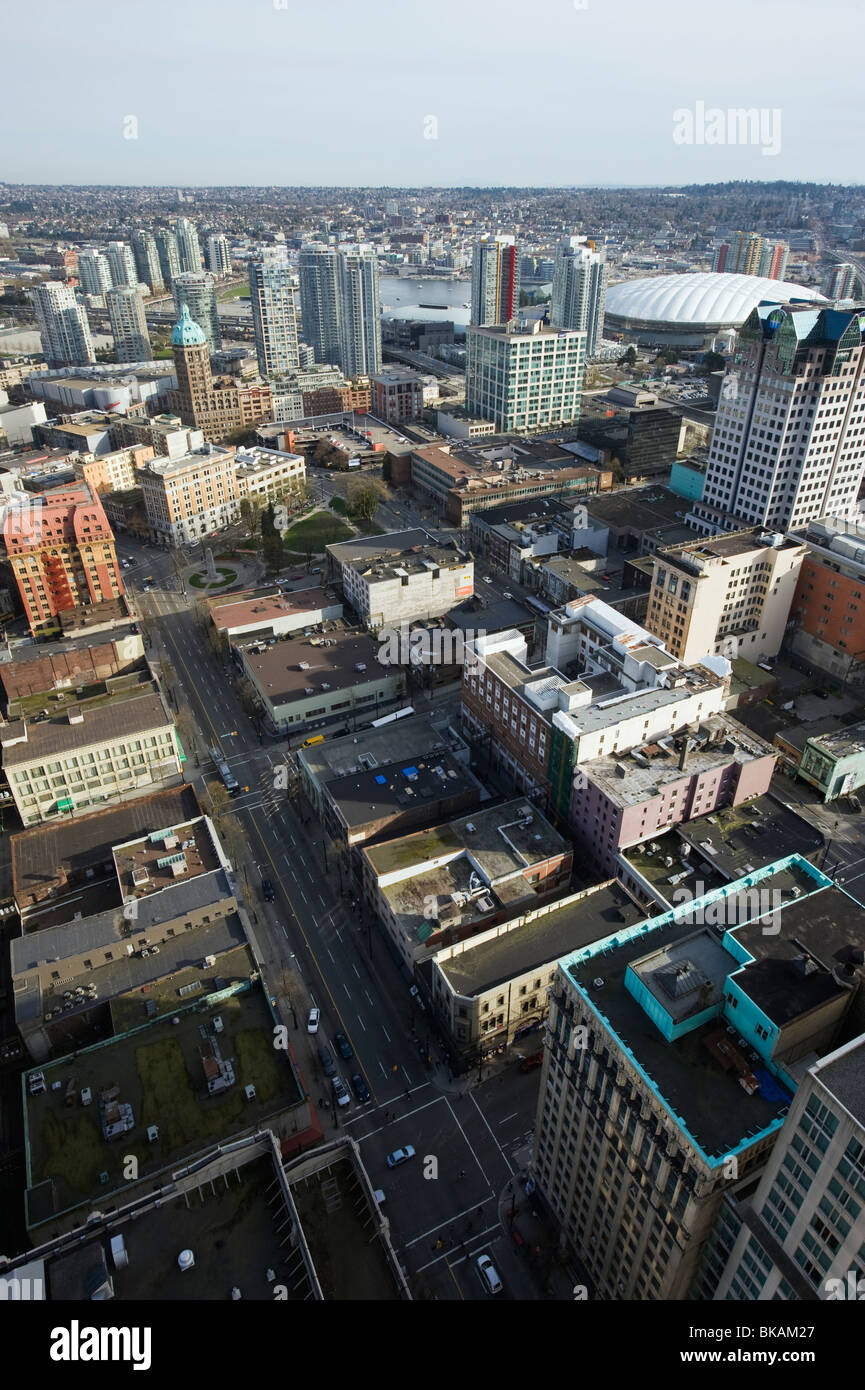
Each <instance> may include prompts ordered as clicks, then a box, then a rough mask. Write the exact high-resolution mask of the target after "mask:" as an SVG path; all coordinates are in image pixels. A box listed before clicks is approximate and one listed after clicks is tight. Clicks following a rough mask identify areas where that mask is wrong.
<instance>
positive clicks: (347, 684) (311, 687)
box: [240, 629, 406, 733]
mask: <svg viewBox="0 0 865 1390" xmlns="http://www.w3.org/2000/svg"><path fill="white" fill-rule="evenodd" d="M378 653H379V647H378V644H377V643H376V642H375V641H373V639H372V638H371V637H370V636H368V635H367V634H366V633H360V632H345V631H339V630H337V629H333V630H331V631H329V632H328V633H327V634H326V635H321V636H313V637H306V638H299V639H298V638H289V639H283V640H282V641H279V642H276V643H275V645H273V646H268V647H265V648H264V650H263V651H262V650H261V649H260V647H256V649H252V648H247V649H245V650H243V651H241V653H240V655H241V659H242V662H243V671H244V674H245V675H246V676H247V678H248V679H249V680H250V682H251V683H252V686H253V688H254V690H255V692H256V695H257V697H258V699H259V700H260V702H261V705H262V708H263V709H264V711H265V714H266V716H267V718H268V720H269V721H270V724H271V726H272V727H273V728H274V729H276V730H279V731H280V732H281V733H295V732H299V731H300V730H302V729H307V728H318V727H320V726H321V725H325V724H329V723H331V722H338V721H342V722H344V723H347V724H349V725H350V724H351V723H352V722H353V721H354V720H356V719H359V718H366V719H369V718H375V717H376V716H377V715H378V714H379V713H384V710H385V708H386V707H387V706H388V705H389V704H391V703H392V702H393V701H394V700H398V699H400V698H401V697H402V696H403V695H404V694H405V690H406V674H405V670H404V669H403V668H402V667H397V666H382V665H380V664H379V660H378Z"/></svg>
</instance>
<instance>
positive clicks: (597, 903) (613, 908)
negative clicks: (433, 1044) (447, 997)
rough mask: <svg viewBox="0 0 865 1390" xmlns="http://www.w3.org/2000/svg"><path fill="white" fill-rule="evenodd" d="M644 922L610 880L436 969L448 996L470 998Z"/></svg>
mask: <svg viewBox="0 0 865 1390" xmlns="http://www.w3.org/2000/svg"><path fill="white" fill-rule="evenodd" d="M644 917H645V913H644V912H643V910H642V908H639V907H638V906H637V904H636V903H635V902H634V900H633V899H632V898H631V897H630V896H629V894H628V893H626V892H625V890H624V889H623V888H622V887H621V885H620V884H618V883H617V882H616V881H615V879H613V880H611V881H610V882H609V883H605V884H603V885H602V886H601V887H600V888H593V889H590V890H589V891H588V892H586V893H583V894H581V895H580V897H579V898H578V899H577V901H576V902H571V903H566V904H564V905H563V906H561V907H557V908H554V909H552V910H551V911H548V912H545V913H544V914H543V916H541V917H536V918H535V920H534V921H532V922H526V923H524V925H523V926H521V927H515V928H514V929H513V930H511V931H509V932H502V933H501V934H500V935H498V936H496V937H495V938H494V939H493V940H491V941H479V942H478V943H477V944H471V942H469V943H467V945H466V948H465V949H464V950H462V951H461V952H460V954H459V955H457V956H452V957H451V958H450V959H448V960H442V961H440V962H439V965H440V968H441V971H442V973H443V974H444V975H445V977H446V978H447V980H448V981H449V983H450V985H451V988H452V989H453V990H454V992H455V993H456V994H462V995H465V996H466V997H467V998H470V997H472V996H476V995H479V994H483V993H484V992H485V991H486V990H489V989H494V988H495V987H496V986H497V985H500V984H504V983H505V981H506V980H512V979H514V978H515V977H516V976H518V975H523V974H525V973H526V972H527V971H529V970H533V969H535V968H536V967H537V968H540V967H541V966H542V965H548V964H549V963H550V962H552V961H555V960H558V959H560V958H561V957H562V956H564V955H567V954H568V953H569V952H570V951H576V950H579V949H580V947H582V946H588V945H589V943H590V942H592V941H598V940H599V939H600V938H601V937H604V936H610V935H611V934H612V933H613V932H615V931H616V930H617V929H619V928H620V927H630V926H634V925H635V924H636V923H637V922H641V921H643V920H644Z"/></svg>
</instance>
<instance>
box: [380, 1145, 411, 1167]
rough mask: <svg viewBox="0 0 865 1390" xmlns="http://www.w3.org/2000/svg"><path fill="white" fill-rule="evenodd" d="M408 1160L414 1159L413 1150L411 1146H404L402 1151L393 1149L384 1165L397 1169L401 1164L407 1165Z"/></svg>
mask: <svg viewBox="0 0 865 1390" xmlns="http://www.w3.org/2000/svg"><path fill="white" fill-rule="evenodd" d="M410 1158H414V1149H413V1148H412V1146H411V1144H406V1145H405V1147H404V1148H402V1149H394V1151H393V1153H392V1154H388V1156H387V1158H386V1159H385V1163H386V1164H387V1166H388V1168H398V1167H399V1165H400V1164H401V1163H407V1162H408V1160H409V1159H410Z"/></svg>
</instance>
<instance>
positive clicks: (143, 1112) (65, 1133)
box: [24, 985, 303, 1212]
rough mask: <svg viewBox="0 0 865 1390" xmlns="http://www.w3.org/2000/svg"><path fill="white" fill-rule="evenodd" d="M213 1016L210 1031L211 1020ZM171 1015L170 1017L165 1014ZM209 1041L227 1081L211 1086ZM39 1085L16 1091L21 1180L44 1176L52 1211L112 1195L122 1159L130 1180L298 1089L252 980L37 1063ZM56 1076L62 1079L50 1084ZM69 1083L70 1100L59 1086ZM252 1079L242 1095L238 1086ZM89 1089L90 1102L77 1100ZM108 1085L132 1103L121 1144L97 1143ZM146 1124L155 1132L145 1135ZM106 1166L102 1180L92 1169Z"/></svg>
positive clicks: (297, 1096) (250, 1126)
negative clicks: (23, 1154) (21, 1110)
mask: <svg viewBox="0 0 865 1390" xmlns="http://www.w3.org/2000/svg"><path fill="white" fill-rule="evenodd" d="M217 1016H218V1017H220V1018H221V1019H222V1024H223V1027H222V1031H221V1032H215V1030H214V1018H215V1017H217ZM174 1019H179V1022H178V1023H175V1022H174V1021H173V1020H174ZM213 1041H215V1042H216V1043H217V1045H218V1048H219V1052H220V1054H221V1056H222V1058H223V1059H224V1060H225V1061H229V1060H230V1062H231V1064H232V1068H233V1072H234V1078H235V1079H234V1083H233V1084H232V1085H230V1086H229V1087H228V1088H227V1089H225V1090H222V1091H221V1092H217V1093H210V1092H209V1090H208V1085H207V1079H206V1071H205V1066H204V1057H203V1054H206V1053H208V1052H209V1051H210V1049H211V1044H212V1042H213ZM39 1070H41V1071H42V1072H43V1073H44V1076H45V1082H46V1087H47V1089H46V1090H45V1092H44V1093H43V1094H42V1095H37V1096H31V1095H29V1094H27V1095H25V1102H24V1104H25V1115H24V1120H25V1127H26V1137H27V1157H28V1171H27V1183H28V1187H30V1188H32V1187H33V1186H35V1185H36V1184H38V1183H40V1182H43V1181H45V1180H46V1179H50V1180H52V1181H53V1184H54V1190H55V1194H56V1210H57V1211H58V1212H60V1211H63V1210H65V1209H66V1208H68V1207H70V1206H73V1205H76V1204H78V1203H80V1202H86V1201H88V1200H93V1199H94V1198H97V1197H98V1198H99V1200H100V1203H101V1202H102V1201H103V1200H104V1201H110V1200H111V1199H112V1194H114V1193H117V1192H118V1191H125V1192H128V1191H129V1185H128V1183H127V1182H126V1181H125V1179H124V1172H123V1170H124V1163H125V1160H126V1158H127V1156H129V1155H134V1156H135V1157H136V1158H137V1159H138V1165H139V1168H138V1172H139V1179H146V1178H148V1177H151V1176H152V1175H155V1174H156V1173H158V1172H160V1171H161V1170H164V1169H165V1168H166V1167H167V1166H169V1165H175V1164H177V1163H178V1161H179V1160H180V1159H181V1158H183V1157H184V1156H188V1155H190V1154H192V1153H195V1152H197V1151H198V1150H199V1149H201V1148H203V1147H204V1146H206V1145H207V1144H211V1143H218V1142H225V1141H226V1140H227V1139H228V1138H229V1137H230V1136H232V1135H237V1134H240V1133H245V1132H249V1131H254V1130H255V1129H256V1128H257V1127H258V1126H263V1125H266V1123H267V1121H268V1119H269V1118H272V1117H274V1116H275V1115H277V1114H281V1113H282V1112H283V1111H285V1110H287V1109H289V1108H291V1107H293V1106H295V1105H297V1104H299V1103H300V1102H301V1101H302V1100H303V1093H302V1090H301V1088H300V1086H299V1084H298V1081H297V1078H296V1076H295V1073H294V1070H293V1067H292V1065H291V1063H290V1061H289V1059H288V1055H287V1053H285V1052H281V1051H279V1050H278V1049H277V1048H275V1047H274V1046H273V1017H272V1014H271V1012H270V1009H269V1007H268V1004H267V1001H266V999H265V998H264V995H263V994H262V992H261V989H260V987H259V986H257V985H256V986H253V987H251V988H249V989H247V990H246V991H245V992H243V993H237V994H232V995H231V996H230V997H227V998H226V997H223V998H219V996H217V999H216V1000H215V1001H214V1000H212V999H211V998H210V997H207V998H205V999H203V1000H201V1001H200V1002H198V1003H196V1004H193V1005H187V1006H185V1007H178V1008H177V1009H176V1011H175V1012H174V1013H173V1014H172V1015H171V1016H170V1017H169V1016H166V1017H163V1018H157V1019H155V1020H154V1021H153V1022H152V1023H150V1024H147V1025H145V1027H143V1028H140V1029H138V1030H137V1031H136V1032H134V1033H132V1034H130V1035H127V1036H124V1037H120V1038H115V1039H114V1040H113V1041H111V1042H109V1043H106V1044H103V1045H102V1046H101V1047H95V1048H89V1049H87V1050H86V1051H84V1052H79V1053H78V1054H77V1055H76V1056H75V1058H74V1061H73V1063H72V1065H71V1066H70V1063H69V1060H68V1059H67V1058H64V1059H61V1060H60V1061H57V1062H53V1063H48V1064H43V1065H42V1066H41V1067H40V1068H39ZM55 1081H59V1082H60V1083H61V1086H60V1088H59V1089H58V1090H56V1091H55V1090H53V1089H52V1085H53V1083H54V1082H55ZM70 1081H72V1082H74V1088H73V1091H72V1094H73V1096H74V1104H73V1105H72V1106H71V1107H67V1106H66V1105H65V1092H66V1089H67V1086H68V1084H69V1082H70ZM249 1084H253V1085H254V1086H255V1096H254V1098H253V1099H252V1100H247V1099H246V1097H245V1095H244V1088H245V1087H246V1086H247V1085H249ZM83 1090H89V1091H90V1093H91V1096H92V1101H91V1104H89V1105H86V1106H85V1105H82V1103H81V1099H80V1097H81V1092H82V1091H83ZM112 1092H116V1100H117V1101H118V1102H119V1103H121V1104H124V1105H128V1106H130V1107H131V1120H132V1127H131V1128H130V1129H129V1130H128V1131H127V1132H126V1133H124V1134H123V1135H122V1142H120V1143H111V1142H106V1140H105V1138H104V1137H103V1131H102V1126H101V1122H100V1094H102V1093H112ZM151 1125H155V1126H157V1128H158V1131H159V1133H158V1138H157V1139H156V1141H155V1142H148V1140H147V1134H146V1132H147V1129H148V1127H149V1126H151ZM102 1173H107V1174H108V1177H107V1180H102V1179H101V1177H100V1174H102Z"/></svg>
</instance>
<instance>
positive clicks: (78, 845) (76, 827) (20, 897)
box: [10, 785, 201, 910]
mask: <svg viewBox="0 0 865 1390" xmlns="http://www.w3.org/2000/svg"><path fill="white" fill-rule="evenodd" d="M200 811H201V808H200V806H199V804H198V797H197V796H196V794H195V789H194V787H192V786H190V785H184V786H182V787H167V788H166V789H165V790H164V791H158V792H153V793H152V794H151V795H150V796H141V797H136V798H135V800H133V801H125V802H122V803H121V804H120V805H119V806H112V807H111V809H110V810H105V811H94V812H93V813H92V814H91V815H86V816H74V817H72V818H70V819H68V820H63V821H54V822H51V823H50V824H48V825H37V826H34V828H33V829H32V830H24V831H22V832H21V834H20V835H12V836H11V837H10V845H11V851H12V889H13V893H14V895H15V901H16V903H17V904H18V907H19V910H21V909H23V908H25V907H26V906H27V905H28V904H29V905H32V904H33V903H34V902H35V901H36V900H37V898H42V897H45V896H47V895H48V894H52V893H56V892H59V890H60V889H62V888H65V887H66V886H67V885H69V884H70V883H74V882H76V881H77V880H78V879H79V878H80V879H81V880H82V881H83V882H87V881H89V880H90V878H91V877H97V876H104V875H106V874H107V875H109V876H111V877H112V878H113V864H112V858H111V850H112V846H113V845H115V844H122V843H123V842H124V841H125V840H130V839H132V838H133V837H134V836H135V835H138V834H141V835H148V834H150V833H151V832H152V831H154V830H162V829H163V828H164V827H165V826H168V825H177V824H179V823H180V822H181V821H183V820H186V819H190V818H192V817H193V816H197V815H199V814H200ZM88 870H92V871H93V874H92V876H91V875H89V874H88Z"/></svg>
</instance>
